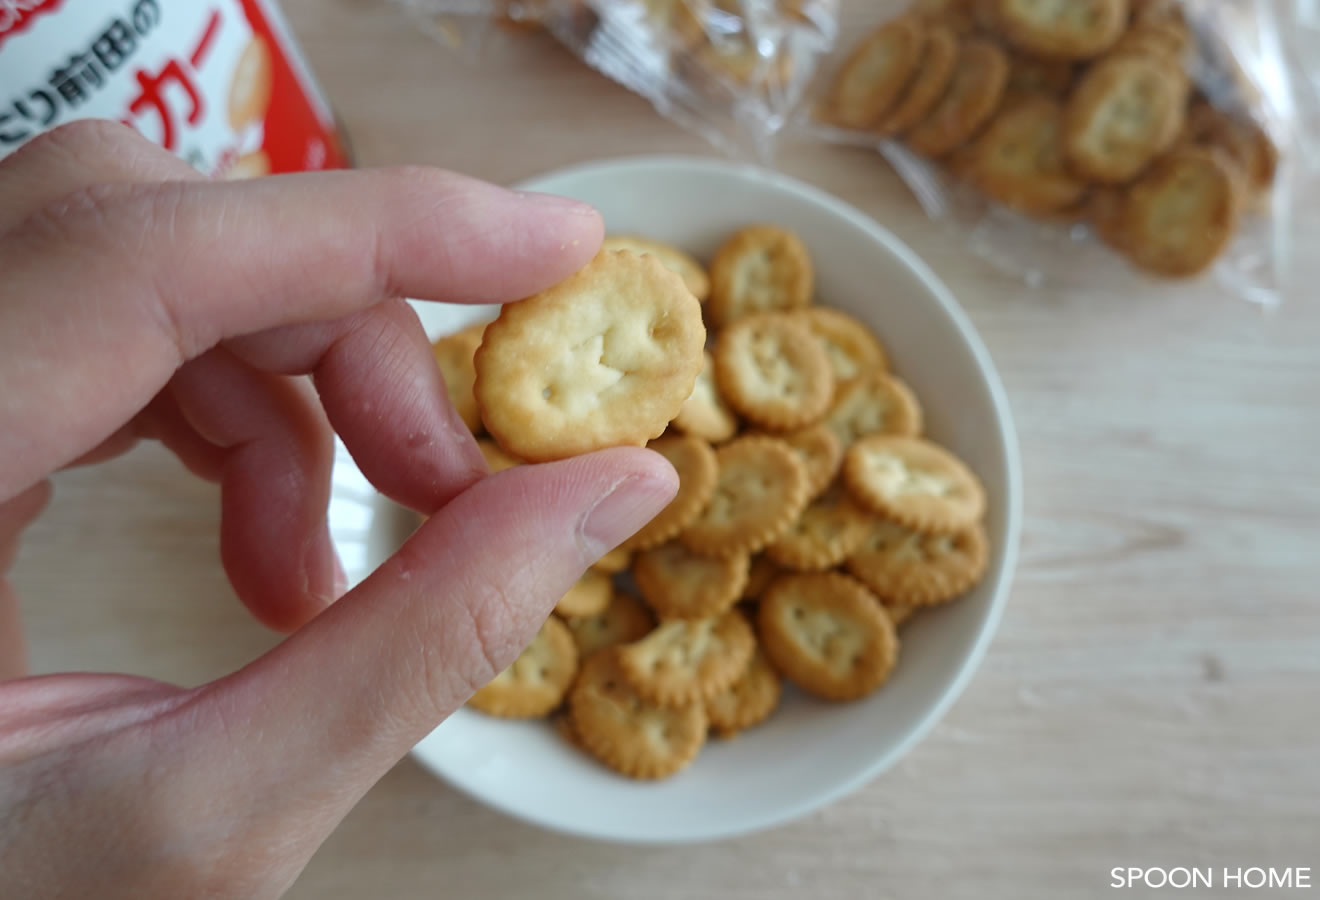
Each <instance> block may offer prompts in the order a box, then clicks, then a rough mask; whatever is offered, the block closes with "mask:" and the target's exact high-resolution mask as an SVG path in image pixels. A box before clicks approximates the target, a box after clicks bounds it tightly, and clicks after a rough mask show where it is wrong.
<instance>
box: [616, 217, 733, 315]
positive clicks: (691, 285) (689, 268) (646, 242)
mask: <svg viewBox="0 0 1320 900" xmlns="http://www.w3.org/2000/svg"><path fill="white" fill-rule="evenodd" d="M601 249H602V250H631V251H632V252H633V253H636V254H637V255H638V256H654V257H655V258H656V259H658V260H659V261H660V264H661V265H663V266H664V267H665V268H666V269H669V270H670V271H671V272H674V273H675V274H677V275H678V277H679V278H682V279H683V283H684V284H685V285H687V289H688V290H689V291H691V292H692V296H694V297H696V298H697V299H698V300H699V301H701V302H702V303H705V302H706V298H707V297H709V296H710V277H709V276H708V275H707V274H706V270H705V269H704V268H702V265H701V263H699V262H697V261H696V260H695V259H693V258H692V257H691V256H689V255H688V254H687V253H686V252H684V251H683V250H680V249H679V248H677V247H675V246H673V245H672V244H666V243H664V242H663V241H653V240H651V239H650V238H644V237H638V236H636V235H630V234H615V235H610V236H609V237H607V238H605V242H604V243H603V244H601Z"/></svg>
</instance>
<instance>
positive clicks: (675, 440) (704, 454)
mask: <svg viewBox="0 0 1320 900" xmlns="http://www.w3.org/2000/svg"><path fill="white" fill-rule="evenodd" d="M647 447H648V448H649V449H651V450H654V451H655V452H656V453H659V454H660V455H661V456H663V457H664V458H665V459H667V460H669V464H670V465H671V466H673V467H674V471H675V472H677V473H678V493H677V494H675V495H674V499H673V500H671V501H669V505H668V506H666V507H665V508H664V509H662V510H661V511H660V513H659V514H658V515H657V516H656V517H655V518H654V519H652V520H651V521H650V522H647V523H646V525H645V526H643V528H642V530H641V531H639V532H637V533H636V534H635V535H633V536H632V537H631V538H629V539H628V540H627V541H625V542H624V546H625V547H627V548H628V549H629V550H649V549H650V548H652V547H658V546H660V545H661V544H663V543H665V542H666V541H668V540H669V539H671V538H673V537H674V536H675V535H677V534H678V533H679V532H681V531H682V530H683V529H684V528H687V527H688V526H689V525H691V524H692V523H693V522H695V521H696V520H697V518H698V517H700V515H701V511H702V510H703V509H705V508H706V504H707V503H708V502H710V498H711V495H712V494H714V493H715V485H716V483H717V481H718V480H719V466H718V464H717V462H716V455H715V451H714V450H712V449H711V447H710V445H709V444H707V443H705V442H704V441H701V440H698V439H697V438H694V437H690V436H688V435H681V434H672V435H669V434H667V435H665V436H664V437H662V438H658V439H656V440H654V441H651V443H650V444H648V445H647Z"/></svg>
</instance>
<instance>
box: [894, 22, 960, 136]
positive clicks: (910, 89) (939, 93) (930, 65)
mask: <svg viewBox="0 0 1320 900" xmlns="http://www.w3.org/2000/svg"><path fill="white" fill-rule="evenodd" d="M958 47H959V42H958V36H957V35H956V34H954V33H953V30H952V29H950V28H948V27H947V26H944V25H936V26H933V27H932V28H931V29H930V30H929V32H928V34H927V35H926V41H925V46H924V49H923V51H922V54H921V61H920V63H919V64H918V66H917V71H916V74H915V75H914V76H913V77H912V79H911V80H910V81H909V83H908V86H907V88H906V90H905V91H904V92H903V96H902V98H901V99H900V100H899V101H898V102H897V103H896V104H895V105H894V107H893V108H892V109H891V110H889V112H887V113H885V114H884V115H883V116H882V117H881V118H880V120H879V123H878V124H877V125H876V126H875V128H874V129H873V130H874V131H875V132H876V134H879V135H881V136H883V137H889V136H892V135H897V134H903V133H905V132H907V131H910V130H911V129H913V128H915V127H916V126H917V125H919V124H920V123H921V122H922V120H923V119H925V118H926V116H928V115H929V114H930V111H931V110H932V109H934V108H935V104H936V103H939V102H940V99H941V98H943V97H944V93H945V91H947V90H948V89H949V84H950V83H951V82H952V81H953V70H954V66H955V64H956V63H957V61H958Z"/></svg>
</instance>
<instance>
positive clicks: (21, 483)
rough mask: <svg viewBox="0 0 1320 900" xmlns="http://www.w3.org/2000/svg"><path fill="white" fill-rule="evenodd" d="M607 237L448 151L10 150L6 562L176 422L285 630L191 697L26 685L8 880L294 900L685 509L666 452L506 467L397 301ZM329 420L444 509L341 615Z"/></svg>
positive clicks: (114, 146) (0, 873) (93, 145)
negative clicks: (42, 525) (615, 555)
mask: <svg viewBox="0 0 1320 900" xmlns="http://www.w3.org/2000/svg"><path fill="white" fill-rule="evenodd" d="M601 231H602V226H601V221H600V218H599V217H598V216H597V215H596V214H595V213H594V212H593V211H592V210H590V209H588V208H586V207H583V206H581V205H579V204H576V203H571V202H568V201H565V200H559V199H555V198H548V197H540V196H531V195H521V194H516V193H512V192H509V191H505V190H502V189H499V188H496V187H492V186H489V185H485V184H481V183H479V182H475V181H471V180H468V179H465V178H461V177H459V176H456V175H452V174H447V173H444V172H438V171H433V170H425V169H405V170H393V171H379V172H356V173H325V174H315V175H305V176H302V175H300V176H290V177H277V178H270V179H263V180H260V181H256V182H247V183H240V184H221V183H215V182H210V181H207V180H204V179H201V178H200V177H199V176H198V175H196V173H194V172H193V171H192V169H191V168H189V167H188V166H187V165H185V164H184V163H182V162H179V161H178V160H176V159H175V158H174V157H172V156H170V155H168V154H166V153H165V152H164V151H161V150H158V149H156V148H155V147H153V146H151V145H149V144H147V143H145V142H143V141H142V140H140V139H139V138H137V137H136V136H135V135H133V134H132V133H131V132H129V131H127V130H126V129H122V128H120V127H118V126H114V125H108V124H105V123H79V124H76V125H73V126H67V127H65V128H63V129H60V130H57V131H55V132H52V133H50V134H48V135H46V136H44V137H42V138H39V139H37V140H35V141H33V142H32V143H31V144H29V145H28V146H26V147H25V148H23V149H22V150H20V151H19V152H18V153H17V154H15V155H14V156H12V157H10V158H9V159H7V160H5V161H4V162H3V163H0V272H3V273H4V274H3V281H0V575H2V574H3V572H4V569H5V567H6V566H8V565H9V564H10V563H11V561H12V559H13V556H14V553H15V548H16V544H17V539H18V533H19V530H20V529H21V528H22V527H23V526H25V525H26V524H27V523H28V522H29V521H30V520H31V519H32V518H33V517H34V516H35V515H36V514H37V513H38V512H39V510H40V508H41V506H42V505H43V503H44V502H45V499H46V497H47V495H48V493H49V487H48V484H47V482H46V481H45V480H44V479H45V478H46V477H47V476H48V475H49V474H50V473H51V472H53V471H55V470H58V469H60V468H62V467H66V466H70V465H79V464H89V463H94V462H97V461H99V460H104V459H106V458H108V457H111V456H114V455H116V454H118V453H122V452H123V451H124V450H126V449H128V448H129V447H130V446H132V445H133V444H134V443H135V442H136V441H138V440H140V439H154V440H159V441H161V442H163V443H164V444H165V445H166V446H167V447H169V448H170V449H171V450H172V451H174V452H175V453H176V454H177V455H178V456H179V458H180V459H181V460H182V461H183V462H184V464H185V465H187V466H188V467H189V468H190V469H191V470H192V471H193V472H195V473H196V474H198V475H200V476H201V477H203V478H209V479H212V480H216V481H219V483H220V485H221V504H222V524H221V533H220V545H221V556H222V558H223V562H224V565H225V570H226V572H227V573H228V575H229V577H230V579H231V581H232V582H233V585H234V589H235V591H236V592H237V594H238V596H239V597H240V598H241V599H242V601H243V602H244V603H245V604H247V606H248V607H249V608H250V609H251V610H252V612H253V613H254V614H255V615H256V616H257V617H258V618H259V619H260V620H261V621H263V622H265V623H267V624H268V625H270V626H272V627H275V628H278V629H281V630H283V631H287V632H291V635H290V636H289V637H288V639H287V640H285V641H284V642H283V643H282V644H281V645H280V646H279V647H277V648H276V649H275V650H273V651H271V652H270V653H269V654H267V655H266V656H264V657H262V658H261V659H258V660H257V661H256V662H254V663H252V664H251V665H249V666H247V667H245V668H244V669H242V670H240V671H238V672H235V673H233V674H232V675H229V676H227V677H225V678H222V679H220V680H218V681H216V682H213V683H211V684H207V685H204V686H202V687H200V688H196V689H183V688H179V687H174V686H171V685H166V684H161V683H159V682H154V681H148V680H145V679H140V678H132V677H127V676H113V675H72V674H71V675H56V676H47V677H41V678H28V679H18V680H11V681H8V682H4V683H0V896H5V897H10V896H13V897H24V898H33V900H35V898H42V897H55V896H59V897H74V896H77V897H81V896H95V897H98V898H112V897H132V898H135V900H143V898H155V897H161V898H170V900H174V898H179V897H236V898H237V897H241V898H245V900H247V898H263V897H277V896H279V895H280V894H282V893H283V892H284V891H285V890H286V889H287V888H288V886H289V885H290V884H291V883H292V882H293V880H294V879H295V878H296V877H297V875H298V873H299V872H300V871H301V870H302V868H303V866H304V865H306V863H307V861H308V859H309V858H310V857H311V855H312V853H313V852H314V851H315V850H316V848H317V847H318V846H319V845H320V844H321V842H322V841H323V840H324V839H325V838H326V836H327V835H328V834H329V833H330V832H331V831H332V830H333V829H334V827H335V826H336V825H337V824H338V823H339V821H340V820H341V819H342V818H343V816H344V815H345V814H346V813H347V812H348V810H349V809H350V808H351V807H352V806H353V805H354V803H356V801H357V800H358V799H359V798H360V797H361V796H362V794H363V793H364V792H365V791H366V790H367V789H368V788H369V787H370V786H371V785H372V784H373V783H375V782H376V780H377V779H379V778H380V777H381V776H382V775H383V774H384V773H385V772H386V771H387V770H388V769H389V768H390V767H391V766H392V765H393V764H394V763H395V762H397V761H398V760H399V759H400V758H401V757H402V756H403V755H404V754H405V753H406V752H407V751H408V750H409V748H411V747H412V745H413V744H414V743H416V742H417V741H418V740H420V739H421V738H422V737H423V736H425V735H426V734H427V733H428V732H429V731H430V730H431V729H432V728H434V727H435V726H436V725H437V724H438V723H439V722H440V721H441V720H443V719H444V718H445V717H446V716H447V715H449V714H450V713H451V712H453V711H454V710H455V709H456V708H457V707H458V706H459V705H461V704H462V703H463V702H464V701H465V700H466V699H467V698H468V696H470V694H471V693H472V692H473V691H474V690H475V689H476V688H477V687H479V686H480V685H481V684H483V683H484V682H485V681H487V680H489V679H490V678H491V677H492V676H493V675H494V674H495V673H496V672H498V671H499V670H500V669H502V668H504V667H505V666H507V665H508V664H509V663H510V662H512V661H513V659H514V658H515V657H516V656H517V654H518V652H519V651H520V649H521V648H522V647H523V646H525V645H526V643H527V642H528V641H529V640H530V639H531V637H532V635H534V634H535V632H536V630H537V629H538V628H539V627H540V624H541V622H542V621H543V620H544V619H545V617H546V616H547V615H548V614H549V612H550V609H551V608H552V607H553V605H554V603H555V602H556V601H557V599H558V598H559V597H560V596H561V595H562V594H563V593H564V592H565V591H567V589H568V588H569V586H570V585H571V584H572V583H573V582H574V581H575V580H576V579H577V578H578V577H580V576H581V574H582V572H583V571H584V569H585V568H586V566H588V565H590V564H591V563H592V562H594V561H595V560H596V559H597V558H598V557H600V556H601V555H603V554H604V553H605V552H606V551H608V550H609V549H611V548H612V547H614V546H615V545H617V544H618V543H620V542H621V541H623V540H624V539H625V538H627V537H628V536H630V535H631V534H632V533H633V532H634V531H636V530H637V529H638V528H640V527H641V526H642V525H643V524H645V523H646V522H647V521H648V520H649V519H650V518H651V517H652V516H654V515H655V513H656V512H658V511H659V510H660V509H662V508H663V507H664V505H665V504H666V503H668V501H669V500H670V499H671V497H672V496H673V492H674V491H675V489H676V479H675V476H674V472H673V470H672V469H671V468H670V467H669V466H668V464H667V463H665V462H664V460H663V459H661V458H660V457H658V456H657V455H656V454H653V453H650V452H648V451H645V450H637V449H616V450H609V451H602V452H600V453H596V454H592V455H590V456H586V457H581V458H578V459H574V460H568V461H565V462H560V463H552V464H548V465H541V466H523V467H518V468H515V469H510V470H508V471H506V472H503V473H501V474H499V475H497V476H488V475H487V470H486V467H485V465H484V463H483V461H482V457H481V455H480V453H479V452H478V450H477V448H476V445H475V443H474V441H473V439H472V436H471V435H470V434H469V433H468V432H467V430H466V429H465V428H464V427H463V425H462V423H461V421H460V420H459V419H458V417H457V416H456V415H455V413H454V412H453V410H452V409H451V408H450V407H449V404H448V400H447V397H446V395H445V391H444V388H443V385H442V383H441V381H440V376H439V374H438V371H437V367H436V366H435V364H434V362H433V361H432V358H431V354H430V347H429V344H428V342H427V340H426V336H425V335H424V333H423V331H422V328H421V326H420V324H419V322H418V320H417V318H416V316H415V315H414V314H413V312H412V311H411V309H410V308H409V307H408V305H407V304H405V303H404V302H403V301H402V300H401V299H400V298H401V297H403V296H410V297H420V298H426V299H431V300H448V301H461V302H468V301H470V302H480V303H489V302H505V301H510V300H514V299H517V298H519V297H523V296H526V295H527V294H529V293H531V292H534V291H536V290H538V289H540V288H542V287H545V286H547V285H550V284H552V283H554V282H556V281H558V280H560V279H562V278H563V277H565V276H567V275H568V274H570V273H571V272H573V271H575V270H576V269H578V268H579V267H581V266H582V265H583V264H585V263H586V262H587V261H588V259H589V258H590V257H591V255H592V254H593V253H594V252H595V250H596V248H597V247H598V246H599V244H600V240H601ZM305 375H310V376H311V378H310V380H308V379H305V378H303V377H301V376H305ZM313 388H314V391H313ZM331 427H333V428H334V430H335V431H337V432H338V433H339V435H340V436H341V437H342V438H343V440H344V443H345V445H346V446H347V447H348V449H349V450H350V452H352V454H353V456H354V459H355V460H356V461H357V463H358V465H359V466H360V467H361V469H362V471H363V473H364V474H365V475H366V476H367V477H368V478H369V479H370V480H371V481H372V482H373V483H374V484H375V485H376V486H377V487H378V488H379V489H380V490H381V491H382V492H384V493H385V494H387V495H388V496H390V497H391V498H393V499H394V500H396V501H399V502H400V503H403V504H406V505H407V506H410V507H412V508H413V509H416V510H418V511H421V512H425V513H428V514H433V515H432V516H431V518H430V519H429V520H428V521H427V522H426V524H425V525H423V526H422V527H421V529H420V530H419V531H418V532H417V533H416V534H415V535H414V536H413V537H412V538H411V539H410V540H409V541H408V543H407V545H406V546H404V547H403V548H402V549H401V550H400V551H399V553H398V554H397V555H395V556H394V557H393V558H391V559H390V560H389V561H388V562H386V563H385V564H384V565H383V566H382V567H381V568H380V569H379V570H377V571H376V572H375V573H373V574H372V575H371V576H370V577H369V578H368V579H367V580H366V581H365V582H363V583H362V584H361V585H360V586H359V587H357V588H356V589H355V590H353V591H350V592H349V593H347V594H345V595H344V596H343V597H342V599H339V600H338V601H337V602H334V603H333V605H330V604H331V602H332V601H333V600H335V597H336V595H338V594H339V593H342V590H343V587H342V574H339V573H338V568H337V562H336V560H335V555H334V551H333V549H332V546H331V543H330V538H329V536H328V533H327V530H326V522H325V511H326V503H327V494H328V476H329V466H330V458H331V430H330V429H331ZM510 560H517V562H518V564H517V565H509V561H510ZM15 606H16V604H15V601H14V598H13V596H12V594H11V592H10V590H9V587H8V586H7V585H6V584H5V583H4V581H3V580H0V669H4V670H5V671H0V677H4V676H5V675H8V676H11V677H12V676H16V675H19V674H21V671H22V668H21V667H22V645H21V641H20V639H19V636H18V629H17V614H16V612H15Z"/></svg>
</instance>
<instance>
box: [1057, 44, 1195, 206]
mask: <svg viewBox="0 0 1320 900" xmlns="http://www.w3.org/2000/svg"><path fill="white" fill-rule="evenodd" d="M1187 90H1188V85H1187V78H1186V76H1184V75H1183V74H1182V72H1181V71H1179V70H1178V69H1177V67H1176V66H1175V65H1174V64H1173V63H1171V62H1170V61H1169V60H1167V59H1164V58H1161V57H1160V56H1156V55H1152V54H1148V53H1121V54H1117V55H1114V56H1110V57H1107V58H1105V59H1103V60H1101V61H1099V62H1097V63H1096V64H1095V65H1093V66H1092V67H1091V68H1090V69H1089V70H1088V71H1087V72H1086V74H1085V75H1083V76H1082V79H1081V81H1080V82H1078V84H1077V89H1076V90H1075V91H1074V92H1073V95H1072V97H1071V98H1070V99H1069V101H1068V104H1067V106H1066V107H1065V108H1064V118H1063V145H1064V153H1065V156H1066V158H1067V160H1068V165H1069V166H1070V167H1071V168H1072V169H1073V170H1074V171H1075V172H1076V173H1077V174H1078V175H1081V176H1083V177H1085V178H1087V179H1090V180H1092V181H1098V182H1101V183H1103V184H1122V183H1124V182H1127V181H1130V180H1132V179H1133V178H1135V177H1136V176H1137V175H1139V174H1141V172H1142V170H1144V169H1145V168H1146V167H1147V166H1148V165H1150V163H1151V162H1152V161H1153V160H1154V159H1155V158H1156V157H1157V156H1159V155H1160V154H1161V153H1163V152H1165V151H1166V150H1168V149H1169V147H1171V146H1172V145H1173V143H1174V141H1176V140H1177V138H1178V134H1179V133H1180V132H1181V130H1182V126H1183V119H1184V116H1185V109H1186V105H1187Z"/></svg>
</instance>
